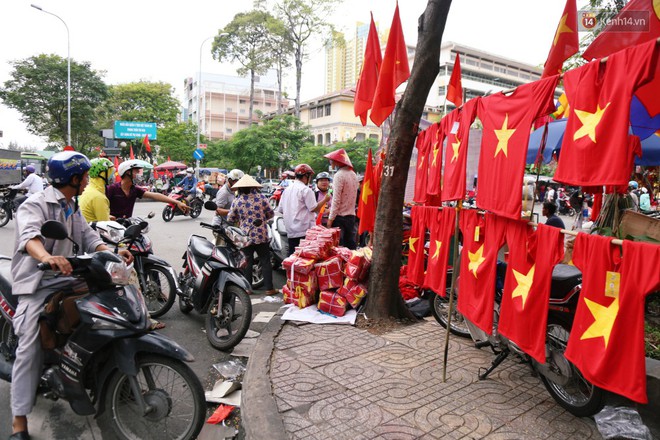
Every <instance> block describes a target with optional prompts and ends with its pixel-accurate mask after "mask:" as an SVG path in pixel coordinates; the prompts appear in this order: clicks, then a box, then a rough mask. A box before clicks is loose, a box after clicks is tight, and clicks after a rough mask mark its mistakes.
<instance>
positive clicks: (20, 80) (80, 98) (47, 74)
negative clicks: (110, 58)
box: [0, 54, 108, 154]
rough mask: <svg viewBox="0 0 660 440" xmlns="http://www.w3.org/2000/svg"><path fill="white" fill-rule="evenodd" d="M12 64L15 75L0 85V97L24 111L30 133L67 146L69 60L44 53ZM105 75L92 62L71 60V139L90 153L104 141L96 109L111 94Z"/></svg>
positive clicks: (12, 106) (74, 144) (12, 74)
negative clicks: (92, 65) (98, 129)
mask: <svg viewBox="0 0 660 440" xmlns="http://www.w3.org/2000/svg"><path fill="white" fill-rule="evenodd" d="M11 65H12V68H13V70H12V72H11V73H10V77H11V79H9V80H7V81H5V83H4V87H2V88H0V99H2V100H3V101H4V103H5V105H7V106H8V107H10V108H13V109H15V110H18V111H19V112H20V113H21V121H23V122H24V123H25V124H26V125H27V129H28V131H29V132H30V133H32V134H35V135H37V136H41V137H44V138H46V139H47V140H48V142H50V143H56V144H58V145H60V147H63V146H64V145H65V144H66V139H67V125H68V124H67V60H66V59H64V58H62V57H60V56H58V55H47V54H41V55H36V56H32V57H29V58H26V59H23V60H18V61H13V62H12V63H11ZM102 75H103V74H102V73H101V72H98V71H95V70H93V69H92V68H91V65H90V63H88V62H77V61H74V60H71V142H72V143H73V146H74V147H75V148H76V150H79V151H81V152H83V153H86V154H89V153H90V151H91V150H92V148H93V147H94V146H95V145H99V144H100V142H101V138H100V137H99V136H98V133H97V124H96V121H97V119H96V112H95V111H96V109H97V107H98V106H99V105H100V104H101V103H102V102H103V101H104V100H105V99H106V97H107V95H108V90H107V86H106V85H105V83H104V82H103V80H102Z"/></svg>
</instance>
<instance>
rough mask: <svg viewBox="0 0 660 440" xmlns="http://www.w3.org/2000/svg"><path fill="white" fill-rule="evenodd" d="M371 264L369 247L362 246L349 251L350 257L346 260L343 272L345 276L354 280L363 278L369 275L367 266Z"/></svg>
mask: <svg viewBox="0 0 660 440" xmlns="http://www.w3.org/2000/svg"><path fill="white" fill-rule="evenodd" d="M370 266H371V249H369V248H362V249H358V250H356V251H353V252H352V253H351V257H350V258H349V259H348V261H346V266H344V273H345V274H346V276H347V277H349V278H352V279H354V280H360V281H361V280H364V279H365V278H366V277H368V276H369V267H370Z"/></svg>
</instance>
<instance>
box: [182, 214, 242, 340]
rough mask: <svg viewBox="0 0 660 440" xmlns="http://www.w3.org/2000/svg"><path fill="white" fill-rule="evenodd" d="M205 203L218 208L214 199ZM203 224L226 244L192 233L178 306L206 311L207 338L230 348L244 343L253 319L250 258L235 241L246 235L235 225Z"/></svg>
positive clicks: (190, 309) (184, 263) (186, 309)
mask: <svg viewBox="0 0 660 440" xmlns="http://www.w3.org/2000/svg"><path fill="white" fill-rule="evenodd" d="M204 206H205V207H206V209H210V210H213V211H215V209H216V204H215V203H213V202H211V201H207V202H206V203H205V204H204ZM200 225H201V226H202V227H203V228H206V229H211V230H212V231H213V232H214V233H216V234H217V235H219V236H220V237H221V238H222V240H223V241H224V243H225V244H224V246H214V245H213V243H211V242H210V241H209V240H208V239H207V238H206V237H203V236H201V235H194V234H193V235H191V236H190V238H189V239H188V246H187V248H186V251H185V253H184V254H183V257H182V259H183V260H184V262H183V270H182V271H181V273H179V285H180V286H181V291H180V293H179V307H180V309H181V312H182V313H184V314H188V313H190V311H192V310H193V309H195V310H197V312H199V313H201V314H205V315H206V320H205V321H206V337H207V339H208V340H209V342H210V343H211V345H212V346H213V347H214V348H217V349H218V350H229V349H231V348H232V347H234V346H236V345H237V344H238V343H239V342H241V340H242V339H243V337H244V336H245V334H246V333H247V331H248V328H249V327H250V322H251V321H252V302H251V301H250V296H249V295H248V292H251V290H252V289H251V286H250V282H249V281H248V280H246V279H245V276H244V275H243V270H244V269H245V266H246V265H247V260H246V258H245V255H244V254H243V251H241V250H240V249H239V246H237V244H236V243H235V241H234V240H236V238H237V237H239V236H241V235H243V234H242V232H241V231H240V229H238V228H235V227H233V226H227V225H223V224H221V225H218V226H214V225H210V224H208V223H200Z"/></svg>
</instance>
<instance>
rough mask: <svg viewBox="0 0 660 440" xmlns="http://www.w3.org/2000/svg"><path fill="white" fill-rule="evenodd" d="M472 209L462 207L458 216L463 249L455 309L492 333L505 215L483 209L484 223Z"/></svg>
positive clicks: (482, 328)
mask: <svg viewBox="0 0 660 440" xmlns="http://www.w3.org/2000/svg"><path fill="white" fill-rule="evenodd" d="M472 213H474V211H473V210H468V211H463V214H465V215H464V216H463V217H462V218H461V231H462V232H463V251H462V255H461V272H460V273H461V276H460V277H459V288H458V292H459V295H458V310H459V311H460V312H461V313H462V314H463V315H464V316H465V317H466V318H467V319H469V320H470V321H472V323H474V324H475V325H476V326H477V327H479V328H480V329H481V330H483V331H485V332H486V333H488V334H492V333H493V309H494V304H495V277H496V270H497V252H498V250H499V249H500V247H502V244H504V232H505V230H506V219H504V218H501V217H497V216H495V215H493V214H490V213H486V215H485V226H484V225H483V224H480V222H479V219H478V217H475V216H476V214H475V215H473V214H472ZM477 226H478V227H479V231H478V233H477V231H476V227H477Z"/></svg>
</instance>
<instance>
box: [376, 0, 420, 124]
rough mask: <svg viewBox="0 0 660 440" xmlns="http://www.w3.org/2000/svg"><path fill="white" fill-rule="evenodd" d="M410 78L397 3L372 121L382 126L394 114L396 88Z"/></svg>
mask: <svg viewBox="0 0 660 440" xmlns="http://www.w3.org/2000/svg"><path fill="white" fill-rule="evenodd" d="M408 77H410V68H409V67H408V50H407V49H406V42H405V40H404V38H403V30H402V29H401V19H400V18H399V4H398V3H397V5H396V9H395V10H394V17H393V18H392V26H390V35H389V37H388V38H387V46H386V47H385V56H384V57H383V63H382V64H381V66H380V72H379V74H378V85H377V86H376V91H375V92H374V101H373V104H372V106H371V115H370V118H371V121H372V122H373V123H374V124H376V125H377V126H379V127H380V126H381V124H382V123H383V121H385V119H387V117H388V116H389V115H390V114H391V113H392V110H394V107H395V106H396V101H395V94H396V88H397V87H398V86H399V85H401V84H403V82H404V81H406V80H407V79H408Z"/></svg>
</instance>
